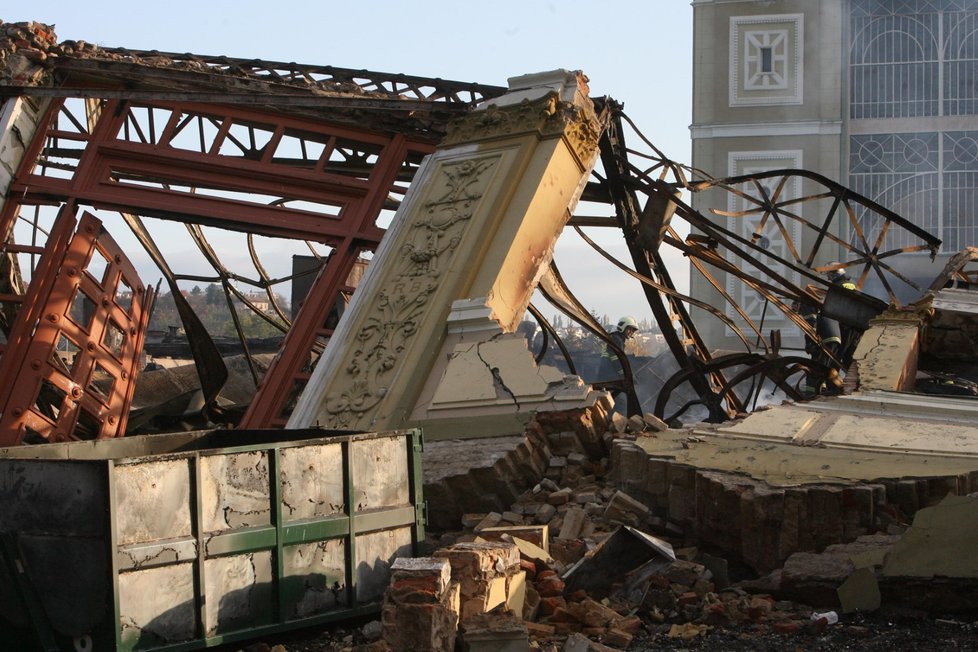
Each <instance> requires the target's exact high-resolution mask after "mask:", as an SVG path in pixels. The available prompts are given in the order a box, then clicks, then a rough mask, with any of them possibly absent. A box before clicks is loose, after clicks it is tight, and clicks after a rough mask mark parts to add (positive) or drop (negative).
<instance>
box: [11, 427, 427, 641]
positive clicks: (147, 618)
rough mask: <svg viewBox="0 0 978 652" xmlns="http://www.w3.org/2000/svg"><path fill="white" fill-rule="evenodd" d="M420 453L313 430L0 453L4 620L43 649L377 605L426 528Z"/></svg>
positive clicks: (401, 435)
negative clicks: (26, 631)
mask: <svg viewBox="0 0 978 652" xmlns="http://www.w3.org/2000/svg"><path fill="white" fill-rule="evenodd" d="M76 444H77V445H76ZM420 452H421V436H420V433H419V432H418V431H395V432H389V433H375V434H347V433H328V432H325V431H318V430H303V431H295V430H294V431H281V430H276V431H214V432H201V433H194V434H193V435H189V436H188V434H187V433H180V434H176V435H172V436H171V435H150V436H146V437H132V438H123V439H115V440H104V441H98V442H73V443H61V444H42V445H38V446H30V447H17V448H8V449H0V537H2V539H3V542H4V546H3V550H4V555H3V557H2V560H0V561H2V562H4V563H0V577H2V578H3V579H7V580H10V581H5V582H2V583H0V605H4V606H5V607H8V606H9V608H7V609H5V612H4V617H6V619H7V620H9V621H11V622H12V623H13V624H15V625H19V626H23V625H30V626H32V627H33V628H34V629H35V630H37V632H38V633H37V638H38V639H40V640H41V642H42V644H44V645H46V646H47V647H48V648H49V649H55V648H57V649H64V650H73V649H75V648H76V647H78V646H79V645H80V646H81V648H80V649H85V646H87V645H94V648H92V649H97V650H103V649H105V650H125V651H129V650H192V649H198V648H203V647H209V646H213V645H215V644H218V643H226V642H233V641H236V640H243V639H247V638H252V637H257V636H262V635H265V634H268V633H271V632H274V631H277V630H280V629H288V628H293V627H299V626H307V625H310V624H318V623H323V622H327V621H330V620H336V619H340V618H345V617H351V616H356V615H362V614H365V613H368V612H370V611H374V610H377V609H379V606H380V600H381V599H382V597H383V591H384V588H385V587H386V585H387V582H388V574H389V567H390V564H391V563H393V560H394V559H395V558H396V557H398V556H405V555H410V554H412V552H413V551H414V550H415V547H416V545H417V543H418V541H419V540H420V539H422V538H423V537H424V529H423V528H424V523H423V509H422V504H421V495H422V494H421V468H420ZM17 568H23V569H24V571H23V572H21V573H19V574H18V572H17V570H16V569H17ZM52 646H55V647H52Z"/></svg>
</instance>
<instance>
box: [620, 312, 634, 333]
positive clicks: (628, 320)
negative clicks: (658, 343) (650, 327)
mask: <svg viewBox="0 0 978 652" xmlns="http://www.w3.org/2000/svg"><path fill="white" fill-rule="evenodd" d="M629 327H631V328H634V329H635V330H638V322H637V321H635V318H634V317H631V316H629V315H625V316H624V317H622V318H621V319H619V320H618V330H619V331H621V332H622V333H624V332H625V329H626V328H629Z"/></svg>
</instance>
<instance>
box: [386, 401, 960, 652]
mask: <svg viewBox="0 0 978 652" xmlns="http://www.w3.org/2000/svg"><path fill="white" fill-rule="evenodd" d="M648 418H649V417H646V418H645V419H643V418H641V417H638V418H635V417H633V418H632V419H624V418H618V419H615V418H612V419H611V423H610V426H611V429H610V431H609V433H608V434H607V435H606V437H607V438H609V439H610V438H611V437H622V436H624V437H628V436H629V435H630V434H632V433H634V432H636V430H638V429H639V428H643V427H644V428H645V430H646V431H649V430H660V429H664V428H665V424H659V423H655V422H654V418H652V420H653V423H652V424H650V423H648V420H647V419H648ZM639 421H641V423H639ZM547 437H548V439H549V441H550V449H551V452H552V456H551V458H550V461H549V466H548V468H547V469H546V472H545V473H544V477H542V478H540V481H539V482H538V483H537V484H536V485H535V486H533V487H532V488H530V489H529V490H527V491H525V492H524V493H523V494H521V495H520V496H519V497H518V498H517V500H516V501H515V502H513V503H512V504H511V505H509V509H507V510H505V511H500V512H490V513H479V514H465V515H464V516H463V517H462V525H463V527H464V528H465V530H464V531H463V532H460V533H450V534H443V535H442V536H441V537H440V538H439V539H438V540H437V542H436V543H435V546H441V547H440V548H437V549H436V550H435V551H434V553H433V557H431V558H426V559H423V560H420V561H419V560H412V563H422V564H426V563H427V564H431V565H432V568H433V569H437V572H438V577H439V579H438V581H437V582H436V583H435V584H432V586H435V585H437V590H431V591H429V592H428V593H426V594H425V595H426V604H427V605H429V606H428V607H424V608H420V611H421V612H423V613H425V614H429V613H431V614H437V618H432V617H430V616H425V617H424V618H421V617H415V616H408V615H406V614H408V613H410V612H411V610H412V609H414V610H415V611H416V612H417V611H418V609H419V608H418V607H408V606H405V605H407V604H410V601H407V602H406V601H405V598H404V592H403V590H402V589H400V588H398V587H399V586H407V584H403V583H404V582H406V581H407V578H408V575H405V574H404V573H407V572H408V570H407V568H406V566H405V564H406V563H407V560H404V561H401V560H399V561H398V562H396V563H395V566H394V568H393V573H392V583H391V588H390V590H389V591H388V594H387V598H386V602H385V607H384V627H385V639H384V641H385V642H384V643H383V644H384V645H385V646H386V647H389V648H390V649H394V650H424V649H430V650H438V649H449V650H450V649H454V648H453V645H454V642H455V641H456V640H458V641H460V642H461V644H462V645H463V646H464V647H463V648H462V649H468V650H472V651H477V650H527V649H546V650H554V651H556V650H565V651H567V652H571V651H575V652H576V650H594V651H598V650H615V649H618V650H624V649H627V648H628V647H629V646H630V645H631V644H632V643H633V642H634V641H636V640H638V641H641V642H642V644H643V645H644V644H648V643H649V642H650V641H652V640H654V639H656V638H660V637H668V638H672V639H681V640H692V639H695V638H697V637H700V636H702V635H704V634H706V633H707V632H709V631H710V630H711V629H714V628H731V629H737V630H739V631H749V632H752V633H756V634H763V633H775V634H782V635H792V634H800V635H806V634H807V635H818V634H820V633H822V632H825V631H826V630H827V628H829V627H835V626H845V627H846V628H847V632H848V633H849V634H850V635H852V636H857V637H858V636H859V635H860V633H861V632H863V635H869V634H870V632H869V631H868V630H866V628H861V627H859V626H858V625H854V624H851V623H849V624H844V625H835V622H836V620H837V619H839V618H842V619H845V614H847V613H851V612H868V611H872V610H874V609H876V608H878V607H879V606H880V603H881V587H882V592H883V594H884V598H885V593H886V590H887V582H888V581H889V582H891V587H892V589H891V593H898V592H899V587H900V586H906V584H905V583H904V584H901V583H899V582H904V580H899V581H898V583H896V584H893V583H892V580H890V579H888V578H886V577H884V576H883V575H884V574H883V573H882V570H883V569H882V565H881V564H882V560H883V558H884V556H885V555H886V554H887V553H888V552H889V550H890V549H891V548H892V547H893V546H894V545H895V544H896V543H897V542H898V541H899V540H900V538H901V537H900V536H899V535H884V534H877V535H868V536H864V537H860V538H859V539H857V540H856V541H854V542H852V543H851V544H845V545H838V546H830V547H829V548H828V549H826V550H825V551H823V552H821V553H813V552H800V553H795V554H793V555H791V556H790V557H789V558H788V561H787V563H785V564H784V566H783V568H781V569H778V570H777V571H776V572H773V573H771V574H770V575H768V576H764V577H762V578H760V579H753V580H747V581H742V582H739V583H736V584H731V583H730V580H729V578H728V577H727V562H726V560H725V559H723V558H721V557H716V556H711V555H710V554H706V553H705V552H702V551H700V550H698V549H697V548H695V547H692V546H685V547H684V545H685V538H684V532H683V531H682V530H681V529H680V528H679V527H678V526H677V525H675V524H673V523H670V522H668V521H667V520H666V519H663V518H660V517H656V516H655V515H653V513H652V512H651V511H650V510H649V508H648V507H647V506H646V505H645V504H643V503H642V502H640V501H638V500H636V499H635V498H633V497H632V496H630V495H628V494H627V493H625V492H623V491H621V490H616V489H615V488H614V487H612V486H609V484H610V478H609V477H608V476H609V471H610V469H609V468H608V460H607V459H606V458H605V459H600V460H595V459H594V457H593V456H589V455H587V454H585V453H584V452H582V451H580V450H572V449H565V450H561V443H560V440H559V438H557V441H555V437H554V435H553V434H548V435H547ZM557 453H562V454H557ZM649 532H652V533H655V534H656V535H658V537H661V538H657V537H656V536H652V535H650V534H648V533H649ZM446 562H447V564H446ZM877 577H880V579H881V583H879V584H878V583H877V579H876V578H877ZM412 582H414V580H412ZM409 584H410V582H409ZM953 586H962V585H961V584H956V585H953ZM967 586H971V587H973V586H974V585H973V583H971V582H968V583H967ZM417 597H418V596H417V595H414V597H413V598H412V599H415V598H417ZM401 610H404V613H403V614H402V613H401ZM840 614H841V616H840ZM405 618H407V619H409V620H411V624H412V625H417V624H418V623H422V622H437V623H438V624H437V627H433V628H432V629H431V630H428V629H424V628H422V630H423V631H421V632H417V633H410V634H409V632H412V629H411V627H410V626H407V625H405V624H403V623H404V619H405ZM453 626H454V629H453ZM415 629H417V628H415ZM432 632H435V634H432Z"/></svg>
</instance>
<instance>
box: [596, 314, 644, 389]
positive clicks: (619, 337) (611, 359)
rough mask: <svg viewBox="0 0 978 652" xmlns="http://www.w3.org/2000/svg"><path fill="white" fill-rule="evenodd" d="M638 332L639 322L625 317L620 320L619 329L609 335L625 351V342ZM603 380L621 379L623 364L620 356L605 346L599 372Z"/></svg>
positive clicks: (628, 316) (627, 316)
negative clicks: (619, 358)
mask: <svg viewBox="0 0 978 652" xmlns="http://www.w3.org/2000/svg"><path fill="white" fill-rule="evenodd" d="M637 332H638V322H637V321H635V318H634V317H632V316H630V315H625V316H624V317H622V318H621V319H619V320H618V327H617V328H616V329H615V330H613V331H611V332H610V333H608V337H609V338H611V341H612V342H614V343H615V345H616V346H617V347H618V348H619V349H621V350H622V351H624V350H625V342H626V341H627V340H630V339H632V337H634V335H635V333H637ZM599 373H600V377H601V380H613V379H615V378H621V375H622V371H621V362H620V361H619V360H618V356H617V355H616V354H615V352H614V351H612V350H611V348H609V347H608V346H603V347H602V350H601V367H600V370H599Z"/></svg>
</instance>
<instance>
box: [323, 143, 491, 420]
mask: <svg viewBox="0 0 978 652" xmlns="http://www.w3.org/2000/svg"><path fill="white" fill-rule="evenodd" d="M498 160H499V159H498V157H493V158H483V159H477V160H467V161H462V162H460V163H449V164H445V165H443V166H442V168H441V170H440V178H439V179H438V180H437V181H436V182H434V183H436V184H437V185H436V186H435V189H434V191H433V192H432V193H431V194H430V195H429V199H428V201H426V202H425V203H424V204H423V205H422V207H421V213H420V214H417V215H416V216H414V220H413V224H411V226H410V230H409V231H408V232H407V233H406V237H405V238H404V243H403V244H402V245H401V248H400V254H401V255H400V256H398V257H397V262H396V263H395V267H394V269H393V270H392V271H391V273H390V274H389V276H388V278H390V279H396V281H394V282H392V283H391V284H390V287H386V288H384V289H383V290H381V291H380V293H379V294H378V297H377V299H376V300H375V302H374V306H373V308H372V310H371V314H370V315H369V316H368V317H367V318H366V319H365V320H364V323H363V325H362V326H361V328H360V330H359V332H358V333H357V334H356V340H357V342H356V346H355V347H354V350H353V353H352V355H351V357H350V358H349V361H348V362H347V365H346V368H345V371H346V373H347V374H349V376H350V377H351V380H350V381H349V382H347V383H345V384H344V387H343V388H342V389H340V390H338V391H336V392H334V393H331V394H330V395H329V396H327V398H326V402H325V408H324V409H325V412H326V414H328V415H329V417H328V420H329V423H328V424H326V425H330V426H332V427H339V428H348V427H354V426H361V427H369V425H370V424H369V423H368V422H367V421H369V419H366V418H365V417H366V416H368V413H369V412H371V411H372V410H374V409H375V408H376V407H377V406H378V405H379V404H380V402H381V401H382V400H383V398H384V396H386V394H387V386H388V384H389V383H388V381H389V379H390V376H391V375H392V374H393V371H394V367H395V366H396V364H397V361H398V358H399V357H400V356H401V355H402V354H403V353H404V350H405V349H406V348H407V344H408V342H409V340H410V339H411V338H412V337H414V336H415V334H416V333H417V330H418V325H419V322H420V321H421V320H422V318H423V316H424V314H425V312H426V311H427V310H428V304H429V301H430V299H431V296H432V294H434V292H435V291H436V290H437V289H438V283H439V281H440V279H441V277H442V275H443V274H444V272H445V270H446V269H447V267H448V262H449V261H450V260H451V258H452V256H454V254H455V249H456V248H457V247H458V244H459V242H460V241H461V239H462V235H463V233H464V231H465V229H466V226H467V224H468V221H469V220H470V219H471V217H472V215H473V213H474V212H475V209H476V207H477V205H478V202H479V200H480V199H481V198H482V196H483V194H484V193H485V191H486V187H487V186H488V184H489V178H490V177H491V175H489V174H486V171H487V170H489V169H490V168H492V167H493V166H495V165H496V164H497V163H498Z"/></svg>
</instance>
